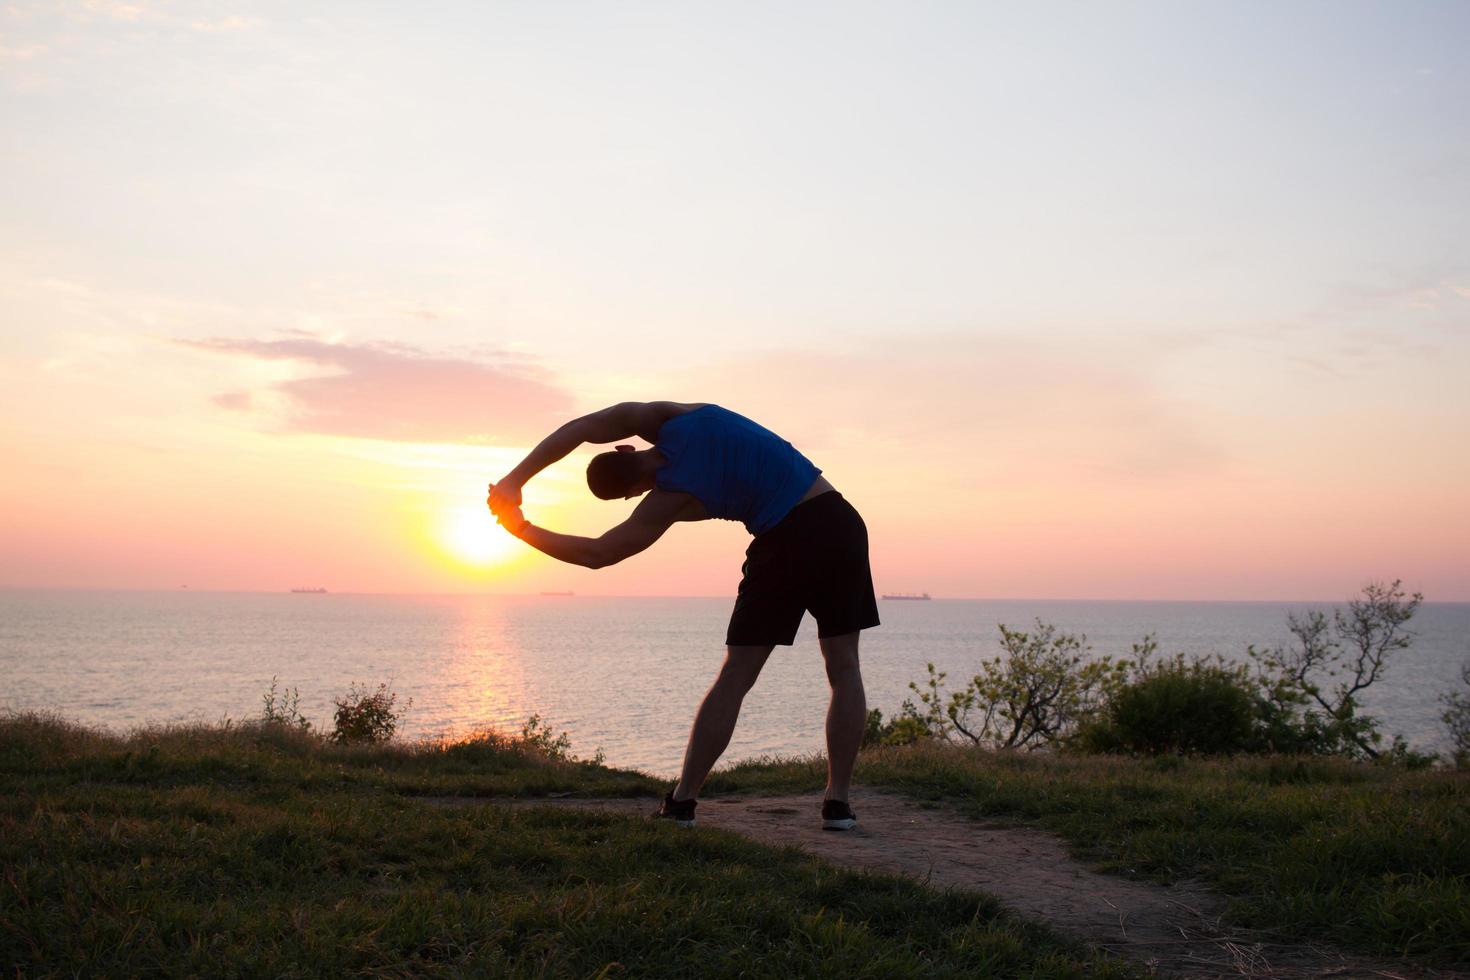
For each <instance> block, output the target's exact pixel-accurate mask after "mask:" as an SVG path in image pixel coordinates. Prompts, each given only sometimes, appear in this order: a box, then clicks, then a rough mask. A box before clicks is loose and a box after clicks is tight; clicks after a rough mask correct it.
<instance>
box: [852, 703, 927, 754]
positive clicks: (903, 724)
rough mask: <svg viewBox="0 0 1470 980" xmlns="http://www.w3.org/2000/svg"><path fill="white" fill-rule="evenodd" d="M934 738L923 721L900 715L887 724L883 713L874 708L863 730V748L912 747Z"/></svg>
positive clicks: (869, 713)
mask: <svg viewBox="0 0 1470 980" xmlns="http://www.w3.org/2000/svg"><path fill="white" fill-rule="evenodd" d="M905 703H908V702H905ZM932 737H933V735H932V733H931V732H930V731H929V727H928V726H927V725H925V724H924V722H923V720H922V719H920V718H917V717H913V716H911V715H899V716H898V717H897V718H893V719H891V720H889V721H886V722H885V721H884V720H883V712H881V711H879V710H878V709H877V708H874V709H873V710H872V711H869V712H868V723H867V725H866V726H865V727H864V728H863V742H862V746H863V748H865V749H866V748H871V747H872V746H875V745H912V744H914V743H915V742H918V741H920V740H922V739H926V738H932Z"/></svg>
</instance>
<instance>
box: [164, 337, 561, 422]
mask: <svg viewBox="0 0 1470 980" xmlns="http://www.w3.org/2000/svg"><path fill="white" fill-rule="evenodd" d="M178 343H180V344H181V345H182V346H185V347H189V348H193V349H196V350H202V351H210V352H214V353H218V354H225V355H231V356H236V357H245V358H250V359H253V360H261V361H292V362H296V363H299V364H302V365H308V366H312V367H316V368H324V369H327V373H323V374H313V375H311V376H308V377H304V378H295V379H291V380H287V381H280V382H277V383H275V384H272V385H270V386H269V391H271V392H273V393H274V394H275V395H277V396H279V397H280V398H283V399H284V400H285V402H286V404H287V405H288V406H289V410H288V412H287V413H286V416H285V421H284V428H285V429H286V430H287V431H293V432H316V433H323V434H327V435H338V436H354V437H358V438H364V439H385V440H393V441H401V442H436V443H441V442H474V443H483V444H490V445H506V444H511V445H518V444H523V443H526V442H528V441H531V440H534V439H536V438H539V437H540V436H542V435H544V434H545V433H546V431H548V427H549V426H551V425H553V424H555V423H557V422H560V421H563V420H564V418H565V416H566V415H567V414H569V410H570V407H571V403H572V399H571V397H570V396H569V395H568V394H567V393H566V392H565V391H563V390H562V389H561V388H559V387H558V386H557V385H556V384H555V383H554V382H553V381H551V379H550V378H549V377H547V376H546V374H545V373H544V372H542V371H540V370H538V369H536V368H534V367H530V366H527V365H525V364H524V362H523V361H521V360H519V359H515V358H510V357H506V358H498V359H495V360H489V359H473V360H471V359H465V358H458V357H451V356H445V355H434V354H430V353H427V352H425V351H421V350H418V349H416V348H413V347H409V346H406V345H402V344H351V343H328V342H326V341H323V340H320V339H316V338H307V337H301V336H293V337H290V338H288V339H284V340H250V339H229V338H214V339H209V340H183V341H179V342H178ZM214 402H215V404H216V405H219V406H221V407H223V408H227V409H230V410H234V411H252V410H254V406H255V405H256V404H257V401H256V399H255V398H254V393H252V392H250V391H229V392H224V393H222V394H220V395H218V396H216V397H215V399H214Z"/></svg>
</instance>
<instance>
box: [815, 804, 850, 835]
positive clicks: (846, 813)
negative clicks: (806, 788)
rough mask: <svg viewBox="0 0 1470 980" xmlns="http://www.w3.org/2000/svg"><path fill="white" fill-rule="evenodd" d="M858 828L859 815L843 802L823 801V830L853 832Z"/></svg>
mask: <svg viewBox="0 0 1470 980" xmlns="http://www.w3.org/2000/svg"><path fill="white" fill-rule="evenodd" d="M856 826H857V814H855V813H853V812H852V807H850V806H848V805H847V803H846V802H844V801H843V800H823V801H822V829H823V830H851V829H852V828H854V827H856Z"/></svg>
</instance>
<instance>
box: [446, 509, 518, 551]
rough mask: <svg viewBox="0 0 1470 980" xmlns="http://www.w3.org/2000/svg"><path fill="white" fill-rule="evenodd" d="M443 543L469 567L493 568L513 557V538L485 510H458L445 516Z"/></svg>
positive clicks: (453, 510)
mask: <svg viewBox="0 0 1470 980" xmlns="http://www.w3.org/2000/svg"><path fill="white" fill-rule="evenodd" d="M439 541H440V543H441V544H442V545H443V547H444V548H445V550H447V551H448V552H449V553H450V554H451V555H453V556H454V557H455V558H458V559H459V560H460V561H462V562H464V563H466V564H469V565H493V564H495V563H496V562H498V561H500V560H501V559H503V558H505V557H507V556H508V555H509V554H510V550H511V549H510V545H511V537H510V535H509V534H506V533H505V531H504V530H503V529H502V528H500V527H499V526H498V525H496V523H495V518H494V517H493V516H491V514H490V512H489V511H488V510H485V509H484V508H482V507H456V508H454V509H452V510H449V511H447V512H446V513H445V515H444V519H443V521H442V523H441V524H440V528H439Z"/></svg>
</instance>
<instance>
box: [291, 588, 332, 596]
mask: <svg viewBox="0 0 1470 980" xmlns="http://www.w3.org/2000/svg"><path fill="white" fill-rule="evenodd" d="M291 591H292V592H295V593H297V594H302V593H305V594H309V595H326V592H327V590H326V589H320V588H318V589H292V590H291Z"/></svg>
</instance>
